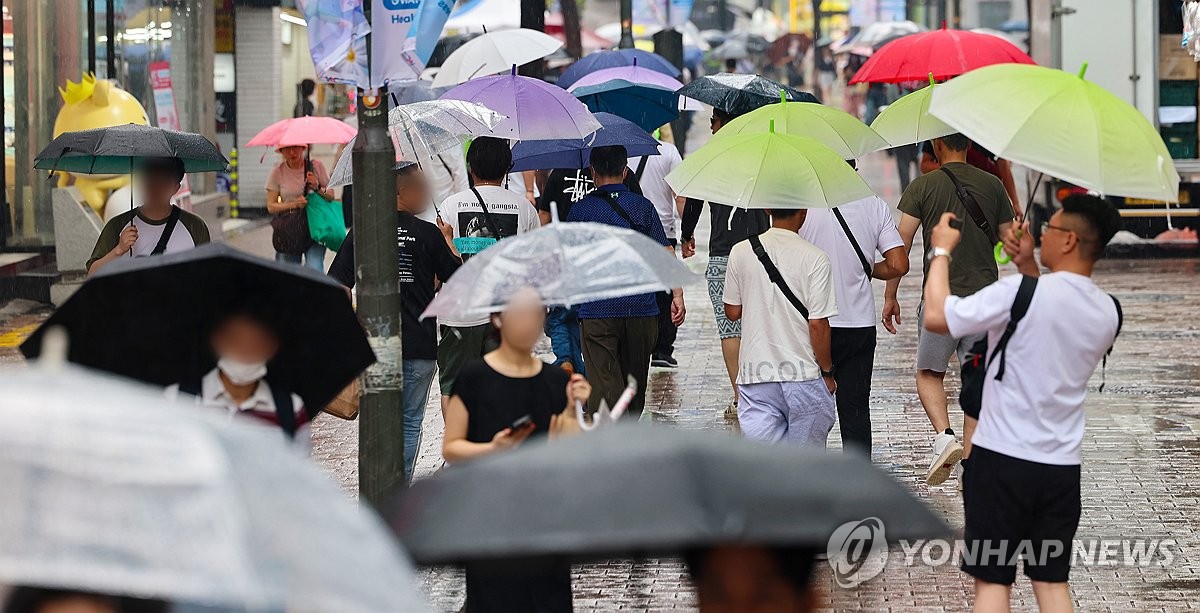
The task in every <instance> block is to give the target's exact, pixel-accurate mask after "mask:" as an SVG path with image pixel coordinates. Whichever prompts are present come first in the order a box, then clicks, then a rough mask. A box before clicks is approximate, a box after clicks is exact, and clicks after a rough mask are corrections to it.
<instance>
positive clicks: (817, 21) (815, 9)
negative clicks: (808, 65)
mask: <svg viewBox="0 0 1200 613" xmlns="http://www.w3.org/2000/svg"><path fill="white" fill-rule="evenodd" d="M812 14H813V28H812V39H813V71H812V81H809V83H817V84H819V83H820V82H821V70H820V68H819V67H818V65H819V64H820V63H821V62H820V58H818V57H817V53H818V50H817V49H816V45H817V41H819V40H821V0H812ZM818 93H820V92H818ZM821 102H824V103H826V104H828V103H829V101H828V100H822V101H821Z"/></svg>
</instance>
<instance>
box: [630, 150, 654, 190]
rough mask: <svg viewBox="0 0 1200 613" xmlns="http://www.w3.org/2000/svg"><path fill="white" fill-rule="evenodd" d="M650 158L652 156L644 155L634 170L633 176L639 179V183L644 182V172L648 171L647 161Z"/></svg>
mask: <svg viewBox="0 0 1200 613" xmlns="http://www.w3.org/2000/svg"><path fill="white" fill-rule="evenodd" d="M649 159H650V156H648V155H643V156H642V161H640V162H638V167H637V170H635V171H633V176H634V178H636V179H637V180H638V185H641V183H642V173H644V172H646V161H647V160H649Z"/></svg>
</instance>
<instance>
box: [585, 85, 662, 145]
mask: <svg viewBox="0 0 1200 613" xmlns="http://www.w3.org/2000/svg"><path fill="white" fill-rule="evenodd" d="M571 93H572V94H574V95H575V97H576V98H579V100H580V101H582V102H583V103H584V104H586V105H587V107H588V109H590V110H591V111H592V112H593V113H599V112H605V113H612V114H613V115H617V116H619V117H624V118H625V119H628V120H629V121H632V122H633V123H635V124H637V125H638V126H640V127H641V128H642V129H643V130H645V131H647V132H652V131H654V130H657V129H658V128H660V127H662V125H663V124H665V123H670V122H672V121H674V120H675V119H677V118H678V117H679V94H677V93H675V90H674V89H668V88H665V87H659V86H657V85H643V84H640V83H631V82H629V81H626V80H624V79H613V80H611V81H605V82H604V83H600V84H599V85H586V86H583V87H577V88H573V89H572V90H571Z"/></svg>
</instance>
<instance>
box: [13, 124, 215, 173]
mask: <svg viewBox="0 0 1200 613" xmlns="http://www.w3.org/2000/svg"><path fill="white" fill-rule="evenodd" d="M159 157H166V158H179V159H181V160H183V169H184V170H185V171H186V172H213V171H221V170H225V168H226V167H228V166H229V160H226V159H225V156H224V155H221V151H220V150H219V149H217V146H216V145H214V144H213V143H212V142H211V141H209V140H208V139H207V138H204V137H203V136H201V135H199V134H192V133H190V132H176V131H175V130H164V129H162V128H155V127H152V126H142V125H138V124H132V123H131V124H125V125H123V126H113V127H109V128H95V129H92V130H80V131H78V132H63V133H62V134H60V135H58V138H55V139H54V140H52V141H50V144H48V145H46V148H45V149H42V152H41V153H39V154H37V157H36V158H34V161H35V163H34V165H33V167H34V168H37V169H39V170H50V171H55V170H61V171H64V172H75V173H81V174H129V173H131V172H133V171H134V170H136V169H137V164H138V162H139V161H140V160H142V159H145V158H159Z"/></svg>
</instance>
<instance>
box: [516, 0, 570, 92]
mask: <svg viewBox="0 0 1200 613" xmlns="http://www.w3.org/2000/svg"><path fill="white" fill-rule="evenodd" d="M565 23H566V22H565V20H564V27H565ZM521 27H522V28H525V29H528V30H537V31H538V32H545V31H546V3H545V0H521ZM520 74H522V75H523V76H526V77H533V78H535V79H540V78H542V77H544V76H545V75H546V61H545V60H537V61H536V62H529V63H528V64H525V65H524V66H521V67H520Z"/></svg>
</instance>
